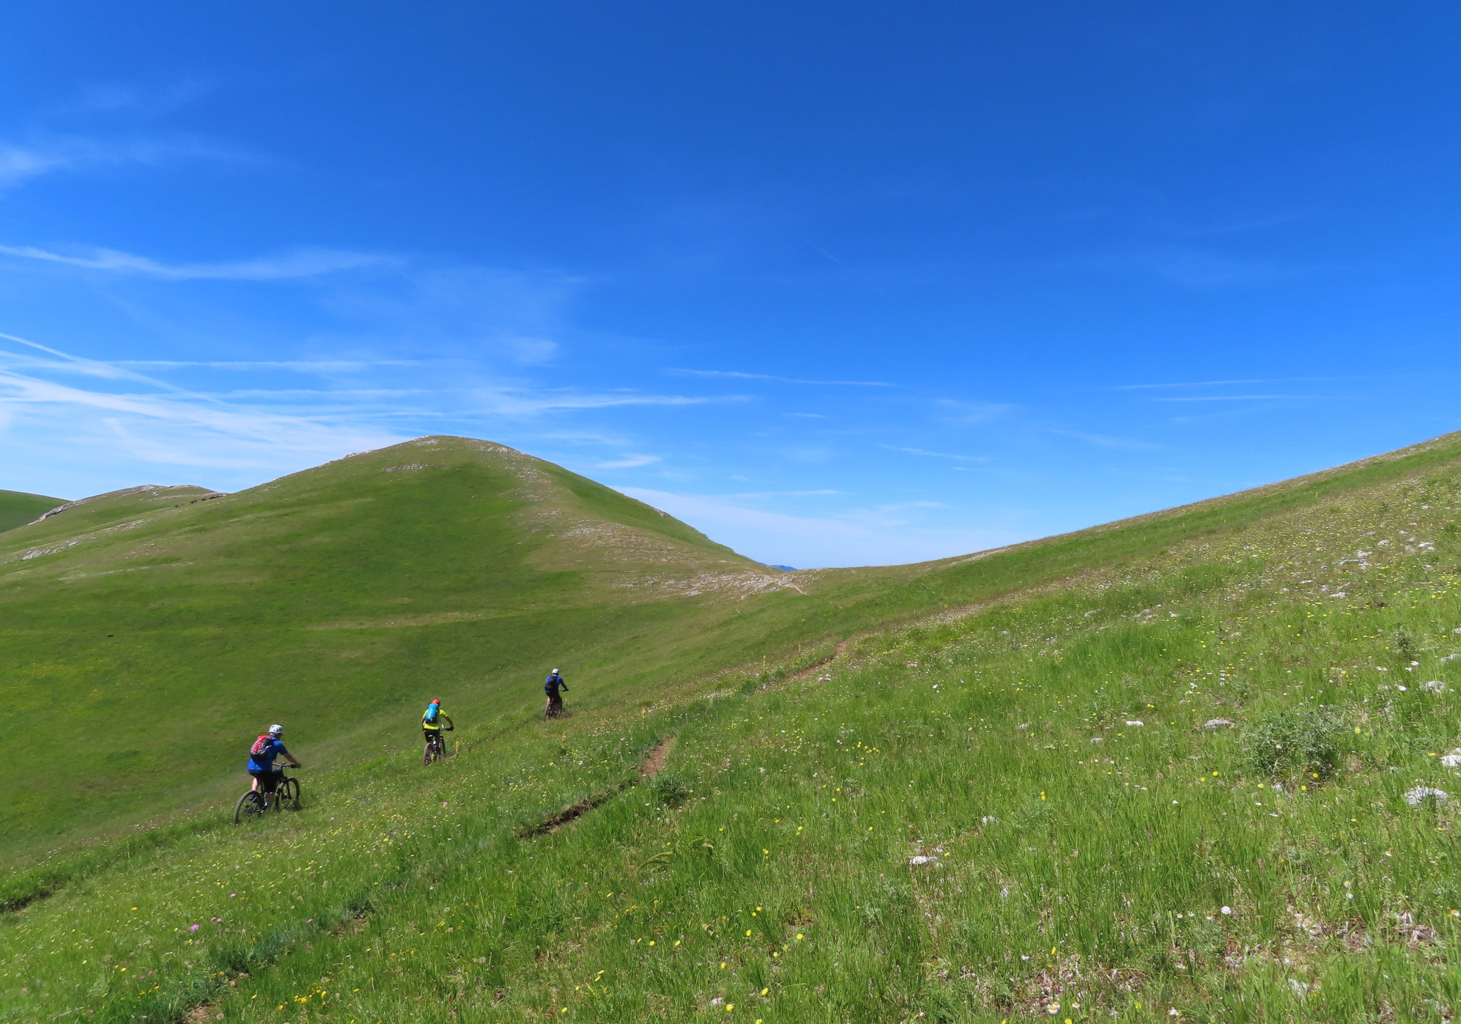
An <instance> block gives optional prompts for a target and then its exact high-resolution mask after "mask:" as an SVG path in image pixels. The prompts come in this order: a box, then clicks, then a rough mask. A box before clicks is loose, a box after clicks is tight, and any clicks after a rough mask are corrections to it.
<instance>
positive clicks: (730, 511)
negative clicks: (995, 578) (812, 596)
mask: <svg viewBox="0 0 1461 1024" xmlns="http://www.w3.org/2000/svg"><path fill="white" fill-rule="evenodd" d="M621 490H622V491H623V492H624V493H625V494H628V495H629V496H630V497H634V498H638V499H639V500H640V501H643V502H645V503H646V504H649V505H652V506H654V507H655V508H658V509H663V510H664V511H665V512H668V513H669V514H670V515H672V516H675V517H676V518H678V519H682V520H684V521H685V522H687V523H689V524H690V525H692V526H694V527H695V528H696V529H698V530H702V531H704V532H705V533H707V534H708V535H709V536H712V537H714V538H716V539H717V540H719V541H721V542H722V543H725V544H728V545H730V546H731V547H732V548H734V549H735V550H737V551H739V552H741V553H743V554H746V555H749V556H750V557H751V558H754V559H757V560H758V561H762V562H770V563H783V562H788V561H791V559H790V557H789V556H788V555H787V552H793V551H794V552H796V561H795V562H794V564H796V565H798V566H800V567H801V568H808V567H811V566H834V565H869V564H878V565H891V564H897V563H903V562H919V561H928V560H931V559H935V558H947V557H950V556H952V555H960V554H966V553H969V552H973V551H980V550H984V549H987V548H992V547H999V546H1002V545H1005V544H1010V543H1013V542H1015V541H1019V540H1024V539H1027V538H1025V537H1023V536H1017V535H1015V534H1013V533H1012V532H1010V531H1008V530H993V529H988V530H987V529H980V528H977V527H975V528H954V529H949V528H942V527H927V526H913V525H911V524H909V523H907V522H904V521H901V520H890V519H888V518H886V517H884V516H881V515H878V514H877V513H875V512H872V511H869V510H864V509H849V510H847V511H845V512H844V513H842V514H841V515H839V516H798V515H787V514H785V513H781V512H773V511H767V510H765V509H760V508H746V507H744V506H743V505H740V504H737V503H736V498H735V496H733V495H720V496H717V495H703V494H673V493H669V492H666V491H658V490H647V489H644V488H639V487H624V488H621Z"/></svg>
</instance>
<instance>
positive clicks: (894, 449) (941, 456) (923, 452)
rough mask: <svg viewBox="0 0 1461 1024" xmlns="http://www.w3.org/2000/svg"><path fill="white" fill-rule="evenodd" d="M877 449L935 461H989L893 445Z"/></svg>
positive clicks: (972, 456) (981, 457) (881, 445)
mask: <svg viewBox="0 0 1461 1024" xmlns="http://www.w3.org/2000/svg"><path fill="white" fill-rule="evenodd" d="M878 447H879V448H886V449H887V450H888V451H890V452H907V453H908V454H909V455H927V456H930V457H932V458H935V459H954V460H956V461H958V462H988V461H989V459H988V458H987V457H985V456H983V455H954V454H951V453H949V452H931V451H927V450H926V449H923V448H904V447H901V446H899V445H895V444H880V445H878Z"/></svg>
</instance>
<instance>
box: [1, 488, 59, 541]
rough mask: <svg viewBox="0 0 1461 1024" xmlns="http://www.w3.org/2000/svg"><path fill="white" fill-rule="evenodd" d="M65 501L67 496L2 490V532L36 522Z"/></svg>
mask: <svg viewBox="0 0 1461 1024" xmlns="http://www.w3.org/2000/svg"><path fill="white" fill-rule="evenodd" d="M65 503H66V499H65V498H48V497H46V496H45V495H44V494H26V493H25V492H24V491H0V533H4V532H5V531H6V530H13V529H15V528H16V527H17V526H24V525H25V524H26V523H30V522H34V521H35V520H36V519H37V518H39V517H40V516H41V515H42V514H44V513H46V512H49V511H50V510H51V509H53V508H55V507H56V506H57V505H64V504H65Z"/></svg>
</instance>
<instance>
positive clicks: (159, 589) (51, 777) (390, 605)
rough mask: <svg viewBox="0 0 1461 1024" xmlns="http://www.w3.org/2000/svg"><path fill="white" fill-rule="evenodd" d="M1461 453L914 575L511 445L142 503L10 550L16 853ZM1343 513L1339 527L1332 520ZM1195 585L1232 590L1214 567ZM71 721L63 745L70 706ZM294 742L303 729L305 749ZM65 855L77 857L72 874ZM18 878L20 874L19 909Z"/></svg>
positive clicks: (1266, 514) (0, 724)
mask: <svg viewBox="0 0 1461 1024" xmlns="http://www.w3.org/2000/svg"><path fill="white" fill-rule="evenodd" d="M1458 458H1461V443H1458V440H1457V438H1455V437H1448V438H1443V439H1439V440H1437V441H1434V442H1428V443H1426V444H1424V445H1418V446H1415V447H1413V448H1411V449H1406V450H1405V451H1403V452H1400V453H1393V454H1392V455H1388V456H1384V457H1380V458H1376V459H1372V460H1368V461H1366V462H1364V463H1360V464H1356V465H1354V466H1350V467H1343V468H1341V469H1340V470H1335V471H1329V472H1326V473H1322V474H1315V475H1314V476H1312V477H1307V478H1303V479H1300V480H1296V481H1289V482H1286V483H1284V484H1280V485H1274V486H1271V487H1266V488H1260V489H1258V490H1256V491H1252V492H1246V493H1244V494H1242V495H1236V496H1232V497H1229V498H1223V499H1218V500H1216V501H1213V502H1207V503H1203V504H1200V505H1196V506H1189V507H1186V508H1182V509H1175V510H1170V511H1168V512H1164V513H1159V514H1155V515H1152V516H1146V517H1141V518H1139V519H1137V520H1132V521H1129V522H1126V523H1123V524H1115V525H1113V526H1107V527H1098V528H1095V529H1092V530H1087V531H1082V532H1080V533H1077V534H1071V535H1068V536H1064V537H1056V538H1050V539H1048V540H1045V541H1039V542H1035V543H1031V544H1026V545H1019V546H1016V547H1014V548H1010V549H1006V550H1003V551H1000V552H996V553H991V554H985V555H980V556H972V557H964V558H959V559H948V560H944V561H941V562H934V563H927V564H924V565H920V566H893V567H883V568H864V569H849V570H813V571H807V572H798V573H778V572H773V571H771V570H767V569H765V568H764V567H761V566H758V565H756V564H755V563H752V562H749V561H748V560H746V559H743V558H740V557H739V556H737V555H735V554H734V553H733V552H730V551H728V550H727V549H725V548H724V547H722V546H720V545H718V544H715V543H713V542H712V541H710V540H709V539H708V538H705V537H704V536H703V535H701V534H699V533H697V532H696V531H694V530H693V529H691V528H690V527H688V526H685V525H684V524H683V523H679V522H677V521H676V520H674V519H672V518H670V517H668V516H665V515H663V514H662V513H659V512H657V511H656V510H654V509H651V508H649V507H648V506H646V505H644V504H642V503H640V502H636V501H633V500H631V499H629V498H626V497H624V496H623V495H619V494H616V493H615V492H612V491H610V490H608V489H607V488H604V487H602V486H601V485H598V484H595V483H594V482H592V481H589V480H586V479H584V478H582V477H577V476H575V475H574V474H571V473H568V472H567V471H565V470H562V469H561V468H559V467H556V466H552V465H550V464H548V463H544V462H541V461H540V460H536V459H531V458H529V457H527V456H523V455H521V454H519V453H515V452H511V451H510V450H509V449H504V448H502V447H501V446H499V445H492V444H490V443H487V442H479V441H473V440H470V439H462V438H424V439H421V440H419V441H416V442H409V443H407V444H403V445H397V446H395V447H393V448H389V449H384V450H382V451H379V452H372V453H368V454H365V455H361V456H357V457H353V458H348V459H343V460H340V461H337V462H334V463H330V464H328V465H326V466H323V467H318V468H316V469H313V470H309V471H306V472H303V473H298V474H294V475H292V476H290V477H286V478H283V479H281V480H278V481H274V482H272V483H269V484H265V485H263V486H261V487H257V488H253V489H251V490H249V491H245V492H241V493H239V494H236V495H228V496H218V495H215V494H212V493H210V492H207V491H205V490H203V489H201V488H195V487H145V488H134V489H129V490H125V491H119V492H114V493H112V494H109V495H102V496H98V497H96V498H91V499H87V500H86V501H84V502H81V503H79V504H77V505H75V506H74V507H73V508H71V509H70V510H68V511H67V512H65V513H62V514H61V515H58V516H54V517H52V518H50V519H48V520H46V521H45V522H43V523H39V524H36V525H34V526H26V527H22V528H20V529H16V530H12V531H9V532H7V533H4V534H0V658H3V661H4V664H5V665H6V666H7V671H6V672H5V673H4V675H3V676H0V697H3V700H0V743H3V744H4V746H5V747H6V748H7V749H24V750H28V751H37V752H39V753H38V755H37V756H35V757H28V758H24V759H16V760H13V761H11V762H9V763H7V764H6V765H5V766H4V767H3V768H0V780H3V782H4V783H5V785H6V789H7V792H9V793H10V794H11V801H10V806H9V808H8V813H7V815H6V816H5V817H4V819H3V820H0V854H4V856H5V858H6V860H7V861H8V863H9V866H10V869H9V870H8V871H7V872H6V873H5V874H6V876H7V877H9V876H13V875H14V874H15V872H16V871H19V870H25V869H26V868H27V866H28V865H29V864H30V862H31V861H32V860H33V859H34V858H36V857H38V856H44V855H49V854H51V852H52V851H54V850H57V849H59V848H62V847H68V846H70V845H73V844H74V843H75V842H77V841H79V840H82V839H85V838H86V837H88V836H101V837H105V836H106V835H108V834H110V833H111V832H112V831H113V830H115V829H116V828H118V827H121V826H130V825H133V824H136V823H138V822H145V821H149V820H163V819H167V818H170V817H171V816H173V815H177V814H182V813H185V812H188V811H198V810H200V809H202V808H206V807H210V806H212V805H214V804H216V803H217V802H219V801H221V800H222V799H224V798H225V796H226V795H227V794H228V793H230V792H231V787H232V782H231V777H232V774H233V772H234V771H236V764H237V761H238V756H239V755H238V750H239V744H240V742H241V741H240V737H247V736H251V735H253V734H254V733H256V732H257V731H258V730H259V729H261V728H263V727H264V726H265V725H267V724H268V723H269V722H272V721H283V722H286V723H288V724H290V725H291V727H293V728H295V729H296V730H297V729H298V727H299V726H307V729H308V735H309V737H310V744H311V757H312V762H313V765H314V766H315V767H321V766H345V765H348V764H352V763H356V762H359V761H360V760H362V759H368V757H369V756H371V755H372V754H373V753H374V752H379V753H386V752H390V751H400V750H403V749H405V748H406V747H407V746H410V745H414V735H413V734H412V732H411V730H410V728H409V726H408V725H407V723H409V722H411V721H412V720H414V718H415V716H417V715H419V713H420V706H422V705H423V703H424V701H425V700H426V699H428V698H429V697H432V696H442V697H445V698H446V700H447V706H448V708H449V709H450V710H452V711H453V712H457V713H461V714H463V715H464V716H465V717H466V718H467V719H468V720H472V721H479V722H480V721H488V720H494V721H496V720H501V721H515V720H516V717H515V716H518V715H520V714H522V713H525V712H527V711H528V710H529V709H531V708H532V707H534V706H535V705H536V703H537V701H538V700H539V697H538V692H537V681H538V680H540V679H541V678H542V675H543V674H544V673H545V672H546V670H547V669H548V668H550V667H553V666H554V665H558V666H560V667H562V668H563V669H564V671H565V673H566V674H567V676H568V678H569V680H570V682H571V683H574V684H582V685H578V686H577V688H576V689H575V690H574V691H573V692H574V699H575V702H576V703H577V704H578V706H579V707H581V708H582V707H590V708H598V707H602V708H604V709H612V708H614V707H618V706H622V705H623V704H625V703H636V702H641V701H644V702H652V701H653V700H654V699H655V695H657V694H658V693H660V692H663V691H665V690H667V689H673V688H679V687H683V686H690V685H699V683H700V682H701V681H707V680H713V679H714V678H715V677H717V676H720V675H724V674H725V673H727V672H739V671H744V670H746V669H748V668H750V667H753V666H767V667H770V666H776V665H787V664H789V665H793V666H800V665H805V664H808V663H810V662H813V661H816V660H819V659H821V658H824V657H828V656H830V655H831V654H832V653H833V651H834V649H835V644H836V642H838V641H840V640H846V639H847V638H849V637H853V636H856V635H860V634H862V633H866V632H886V631H887V630H889V629H892V628H896V627H898V626H900V625H903V624H907V623H909V622H912V621H915V620H918V619H921V618H925V617H927V616H929V615H930V614H931V613H935V612H937V611H939V610H942V609H948V610H951V611H954V612H957V613H959V614H963V613H964V612H966V611H967V610H968V609H969V607H971V606H977V605H982V604H983V603H986V602H991V601H998V600H1000V599H1001V598H1002V597H1003V596H1005V595H1009V594H1014V593H1030V592H1032V591H1035V590H1038V589H1039V588H1041V587H1063V586H1065V585H1066V583H1067V581H1068V580H1069V579H1071V578H1072V576H1073V574H1074V575H1078V574H1079V573H1081V572H1086V571H1089V570H1090V569H1091V568H1092V567H1093V566H1102V565H1105V566H1111V565H1118V564H1120V563H1122V562H1126V561H1130V560H1132V559H1139V558H1145V557H1148V556H1149V555H1150V554H1151V553H1153V552H1160V551H1163V550H1166V549H1167V548H1168V547H1170V546H1172V545H1173V544H1176V543H1177V542H1178V541H1181V543H1182V544H1186V545H1192V544H1194V543H1196V542H1197V541H1198V539H1200V538H1211V539H1221V538H1226V537H1230V536H1232V535H1234V534H1235V533H1237V532H1240V531H1242V530H1245V529H1248V528H1249V527H1250V525H1251V524H1254V523H1258V522H1261V521H1264V520H1265V519H1266V518H1271V517H1274V516H1279V515H1285V514H1289V513H1290V512H1293V511H1299V510H1304V509H1316V508H1321V507H1322V508H1328V507H1331V506H1336V503H1339V504H1342V503H1343V502H1344V501H1345V500H1346V496H1347V495H1353V494H1357V493H1361V492H1363V491H1365V489H1367V488H1374V487H1383V486H1388V485H1389V483H1391V482H1393V481H1395V480H1399V479H1409V478H1413V477H1417V475H1422V476H1423V475H1424V474H1427V473H1432V472H1454V465H1455V464H1456V462H1457V460H1458ZM1336 507H1337V506H1336ZM1194 558H1195V561H1194V562H1193V564H1192V565H1191V566H1190V567H1189V569H1188V570H1187V571H1188V572H1190V573H1194V574H1197V576H1198V577H1200V576H1201V574H1202V573H1205V572H1208V571H1210V570H1209V569H1208V568H1206V567H1205V565H1206V563H1205V562H1204V561H1203V558H1202V556H1201V554H1200V553H1198V554H1197V555H1195V556H1194ZM58 708H59V709H63V710H64V718H63V719H62V722H63V723H64V724H63V726H62V730H61V732H60V733H58V732H57V720H56V718H55V713H56V709H58ZM296 734H299V733H298V732H296ZM67 856H69V854H68V855H67ZM7 884H8V883H7V882H6V880H5V879H4V878H0V888H4V887H5V886H6V885H7Z"/></svg>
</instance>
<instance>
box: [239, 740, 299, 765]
mask: <svg viewBox="0 0 1461 1024" xmlns="http://www.w3.org/2000/svg"><path fill="white" fill-rule="evenodd" d="M287 753H289V751H287V750H285V749H284V741H283V740H270V741H269V742H268V743H265V744H264V752H263V753H261V754H250V755H249V769H248V770H249V771H251V772H272V771H273V770H274V758H276V757H278V756H279V755H280V754H287Z"/></svg>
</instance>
